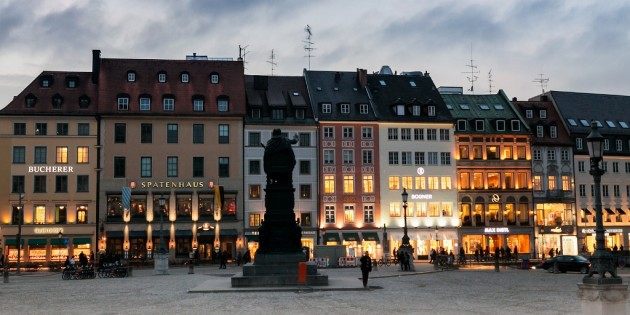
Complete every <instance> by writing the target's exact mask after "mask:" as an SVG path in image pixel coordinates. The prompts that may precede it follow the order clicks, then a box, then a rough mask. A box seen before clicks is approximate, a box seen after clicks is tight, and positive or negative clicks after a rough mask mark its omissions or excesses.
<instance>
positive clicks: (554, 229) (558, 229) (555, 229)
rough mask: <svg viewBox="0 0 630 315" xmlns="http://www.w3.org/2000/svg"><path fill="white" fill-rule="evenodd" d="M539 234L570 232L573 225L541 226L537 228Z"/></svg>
mask: <svg viewBox="0 0 630 315" xmlns="http://www.w3.org/2000/svg"><path fill="white" fill-rule="evenodd" d="M539 232H540V233H541V234H571V233H573V226H571V225H561V226H541V227H540V229H539Z"/></svg>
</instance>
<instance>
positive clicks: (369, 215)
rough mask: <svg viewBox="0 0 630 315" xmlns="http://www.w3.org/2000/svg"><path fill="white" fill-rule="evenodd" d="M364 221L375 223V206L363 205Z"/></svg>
mask: <svg viewBox="0 0 630 315" xmlns="http://www.w3.org/2000/svg"><path fill="white" fill-rule="evenodd" d="M363 223H374V206H373V205H365V206H363Z"/></svg>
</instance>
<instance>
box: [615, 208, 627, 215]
mask: <svg viewBox="0 0 630 315" xmlns="http://www.w3.org/2000/svg"><path fill="white" fill-rule="evenodd" d="M617 212H619V214H626V212H625V211H623V209H621V208H617Z"/></svg>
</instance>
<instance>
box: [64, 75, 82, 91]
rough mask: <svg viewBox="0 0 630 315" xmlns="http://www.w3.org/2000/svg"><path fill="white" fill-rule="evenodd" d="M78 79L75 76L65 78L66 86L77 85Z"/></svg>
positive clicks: (72, 86)
mask: <svg viewBox="0 0 630 315" xmlns="http://www.w3.org/2000/svg"><path fill="white" fill-rule="evenodd" d="M78 81H79V80H78V79H77V78H75V77H72V78H68V79H66V87H67V88H69V89H74V88H76V87H77V84H78Z"/></svg>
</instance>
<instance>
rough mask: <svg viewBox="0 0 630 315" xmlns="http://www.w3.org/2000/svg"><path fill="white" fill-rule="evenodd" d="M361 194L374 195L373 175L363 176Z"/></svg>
mask: <svg viewBox="0 0 630 315" xmlns="http://www.w3.org/2000/svg"><path fill="white" fill-rule="evenodd" d="M363 193H364V194H372V193H374V176H373V175H363Z"/></svg>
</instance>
